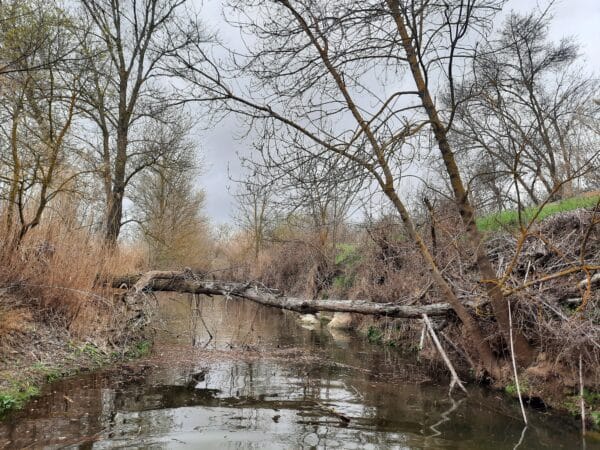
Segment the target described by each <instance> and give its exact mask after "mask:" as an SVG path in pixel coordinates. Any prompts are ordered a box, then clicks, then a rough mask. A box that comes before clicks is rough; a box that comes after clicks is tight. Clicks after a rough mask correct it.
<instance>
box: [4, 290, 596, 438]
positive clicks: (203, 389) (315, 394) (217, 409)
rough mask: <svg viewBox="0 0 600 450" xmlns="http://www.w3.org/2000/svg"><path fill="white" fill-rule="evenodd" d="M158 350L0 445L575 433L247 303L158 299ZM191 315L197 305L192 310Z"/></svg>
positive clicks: (97, 376) (392, 355)
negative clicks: (450, 391)
mask: <svg viewBox="0 0 600 450" xmlns="http://www.w3.org/2000/svg"><path fill="white" fill-rule="evenodd" d="M160 303H161V309H162V316H163V321H162V323H161V326H160V330H159V331H158V335H157V344H156V346H155V348H154V350H153V354H152V355H150V356H149V357H148V358H146V359H144V360H143V361H139V362H136V363H134V364H129V365H126V366H123V367H119V368H117V369H112V370H109V371H105V372H101V373H94V374H86V375H79V376H76V377H73V378H70V379H66V380H63V381H60V382H57V383H54V384H52V385H51V386H49V387H48V388H47V389H46V390H45V391H44V393H43V395H42V396H41V397H40V398H39V399H37V400H35V401H33V402H31V403H30V404H29V405H28V406H27V408H25V410H24V411H23V412H21V413H19V414H16V415H14V416H13V417H11V418H9V420H8V421H6V422H4V423H1V424H0V447H2V446H4V447H6V448H72V449H77V448H80V449H92V448H93V449H107V448H127V449H135V448H139V449H146V448H150V449H163V448H165V449H171V448H207V449H211V448H236V449H237V448H243V449H253V448H257V449H258V448H260V449H263V448H273V449H279V448H282V449H297V448H323V449H326V448H331V449H333V448H344V449H346V448H348V449H351V448H357V449H369V448H373V449H375V448H382V449H384V448H394V449H396V448H397V449H513V448H517V446H518V448H521V449H541V448H549V449H560V448H564V449H575V448H584V445H586V447H585V448H587V449H591V448H600V445H598V443H597V442H593V441H589V440H588V442H587V443H585V444H584V443H583V442H582V440H581V438H580V436H579V434H578V431H577V428H576V425H575V423H574V422H570V421H568V420H566V419H565V418H564V417H563V418H558V417H556V416H554V415H553V414H551V413H549V412H545V413H541V412H533V411H531V412H530V419H531V422H532V424H531V425H530V426H529V427H528V428H527V429H526V430H523V426H522V423H521V419H520V412H519V409H518V406H517V405H516V404H515V403H514V402H512V401H510V400H508V399H506V398H504V397H503V396H501V395H499V394H498V393H492V392H489V391H485V390H483V389H478V388H471V389H470V395H469V397H468V398H464V397H463V396H460V395H456V396H455V399H451V398H449V397H448V395H447V387H446V385H445V384H444V383H443V382H442V381H432V380H429V379H428V377H427V376H426V374H424V373H423V372H422V370H420V369H419V368H418V366H417V365H416V362H415V361H414V360H412V359H411V358H409V357H407V356H402V355H401V354H400V353H399V352H398V351H396V350H394V349H389V348H382V347H380V346H376V345H372V344H369V343H367V342H365V341H364V339H361V338H360V337H357V336H354V335H351V334H345V333H340V332H338V333H335V334H333V335H332V334H331V333H329V332H328V331H327V330H326V328H323V327H320V326H318V325H317V326H315V327H313V328H312V329H309V328H310V327H307V328H305V327H302V326H301V325H299V323H298V320H297V316H295V315H293V314H286V313H283V312H281V311H278V310H272V309H268V308H265V307H261V306H258V305H254V304H251V303H247V302H240V301H235V300H225V299H222V298H215V299H207V298H203V299H201V301H200V303H199V305H198V306H199V308H197V309H196V308H195V306H196V305H195V302H194V301H193V300H192V299H189V298H188V297H185V296H174V295H170V296H163V297H161V298H160ZM192 311H195V313H194V312H192Z"/></svg>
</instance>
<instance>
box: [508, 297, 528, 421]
mask: <svg viewBox="0 0 600 450" xmlns="http://www.w3.org/2000/svg"><path fill="white" fill-rule="evenodd" d="M506 303H507V304H508V333H509V338H510V357H511V359H512V366H513V371H514V374H515V385H516V386H517V395H518V396H519V404H520V405H521V412H522V413H523V422H525V425H527V414H525V406H524V405H523V397H522V396H521V386H520V385H519V377H518V375H517V363H516V361H515V348H514V344H513V324H512V312H511V309H510V300H506Z"/></svg>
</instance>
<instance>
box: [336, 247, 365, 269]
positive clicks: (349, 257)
mask: <svg viewBox="0 0 600 450" xmlns="http://www.w3.org/2000/svg"><path fill="white" fill-rule="evenodd" d="M336 250H337V251H336V255H335V263H336V265H344V266H353V265H355V264H356V263H358V262H359V261H360V254H359V253H358V246H357V245H356V244H337V245H336Z"/></svg>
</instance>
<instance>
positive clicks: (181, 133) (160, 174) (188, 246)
mask: <svg viewBox="0 0 600 450" xmlns="http://www.w3.org/2000/svg"><path fill="white" fill-rule="evenodd" d="M188 131H189V121H186V120H185V118H183V117H180V119H179V120H178V121H175V122H174V123H172V124H166V125H163V126H162V127H160V128H158V129H155V130H152V131H150V130H148V132H149V133H152V134H153V136H152V139H151V142H152V144H151V148H149V149H148V150H151V151H153V153H155V154H156V155H160V156H158V157H157V161H156V163H154V164H153V165H152V166H151V167H150V168H149V169H148V170H146V171H144V172H143V173H141V174H140V176H139V177H138V178H137V179H136V180H135V181H134V182H133V184H132V194H131V199H132V200H133V203H134V211H133V218H132V219H131V220H132V221H134V222H135V223H137V224H138V226H139V228H140V231H141V236H142V238H143V240H144V241H145V242H146V243H147V245H148V248H149V257H150V263H151V265H152V267H158V268H168V267H173V266H179V267H184V266H194V267H195V268H198V267H200V266H202V267H204V266H206V265H207V261H208V258H207V256H208V255H207V248H206V246H207V235H208V232H207V227H206V223H205V222H206V221H205V219H204V218H203V217H202V211H201V210H202V207H203V204H204V193H203V192H202V191H200V190H198V189H197V188H195V186H194V178H195V177H196V175H197V172H198V162H197V152H196V149H195V147H194V145H193V144H192V142H191V141H190V140H189V136H188ZM148 137H149V136H147V138H148ZM160 147H166V148H168V149H169V151H168V152H167V151H163V150H161V148H160Z"/></svg>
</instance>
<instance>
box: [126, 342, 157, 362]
mask: <svg viewBox="0 0 600 450" xmlns="http://www.w3.org/2000/svg"><path fill="white" fill-rule="evenodd" d="M150 350H152V342H150V341H146V340H144V341H140V342H138V343H137V344H135V346H133V347H132V348H130V349H129V350H127V352H125V356H127V357H128V358H141V357H142V356H146V355H147V354H148V353H150Z"/></svg>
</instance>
